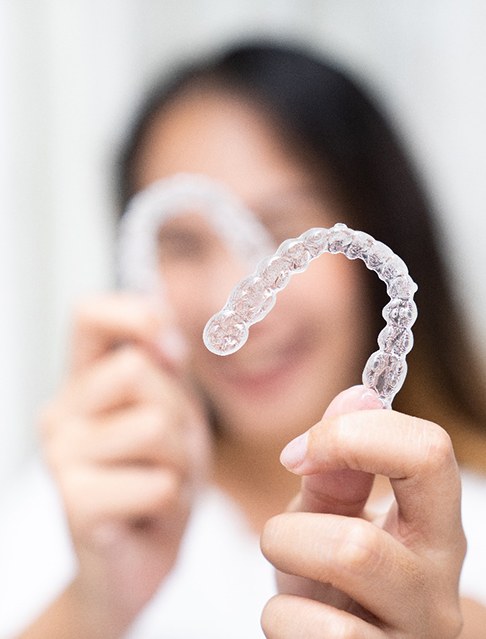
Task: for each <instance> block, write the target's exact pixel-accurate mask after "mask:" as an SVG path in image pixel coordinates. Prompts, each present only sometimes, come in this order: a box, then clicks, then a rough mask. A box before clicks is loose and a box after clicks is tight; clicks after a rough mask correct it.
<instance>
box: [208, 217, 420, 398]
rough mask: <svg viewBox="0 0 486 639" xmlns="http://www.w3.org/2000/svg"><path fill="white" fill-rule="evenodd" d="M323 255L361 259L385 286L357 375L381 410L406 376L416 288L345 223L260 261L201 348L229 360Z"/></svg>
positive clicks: (387, 255) (392, 260) (394, 259)
mask: <svg viewBox="0 0 486 639" xmlns="http://www.w3.org/2000/svg"><path fill="white" fill-rule="evenodd" d="M323 253H342V254H344V255H345V256H346V257H348V258H349V259H361V260H363V262H364V263H365V264H366V266H367V267H368V268H369V269H371V270H373V271H375V272H376V274H377V275H378V277H379V278H380V279H381V280H383V281H384V282H385V283H386V286H387V292H388V295H389V296H390V298H391V299H390V302H389V303H388V304H387V305H386V306H385V308H384V309H383V317H384V318H385V320H386V326H385V328H384V329H383V330H382V331H381V332H380V334H379V336H378V345H379V350H378V351H376V352H375V353H373V354H372V355H371V356H370V357H369V359H368V361H367V363H366V365H365V368H364V371H363V384H364V385H365V386H366V387H368V388H371V389H373V390H374V391H376V393H377V394H378V395H379V397H380V399H381V400H382V402H383V405H384V406H385V407H387V408H389V407H390V406H391V403H392V401H393V398H394V397H395V395H396V394H397V392H398V391H399V390H400V388H401V387H402V385H403V382H404V381H405V376H406V374H407V363H406V360H405V357H406V355H407V353H409V352H410V350H411V348H412V345H413V335H412V331H411V327H412V325H413V323H414V322H415V320H416V318H417V306H416V304H415V302H414V301H413V296H414V294H415V292H416V291H417V285H416V284H415V282H414V281H413V280H412V278H411V277H410V275H409V274H408V268H407V266H406V264H405V262H404V261H403V260H402V259H401V258H400V257H398V256H397V255H396V254H395V253H393V251H392V250H391V249H390V248H389V247H388V246H386V245H385V244H383V243H382V242H379V241H377V240H375V239H374V238H373V237H371V235H368V234H367V233H363V232H362V231H354V230H352V229H350V228H348V227H347V226H346V225H345V224H335V225H334V226H333V227H332V228H330V229H327V228H312V229H310V230H308V231H306V232H305V233H303V234H302V235H300V236H299V237H298V238H292V239H288V240H286V241H285V242H283V243H282V244H281V245H280V246H279V248H278V249H277V251H276V253H274V254H273V255H271V256H270V257H266V258H264V259H263V260H261V261H260V262H259V264H258V266H257V267H256V270H255V271H254V273H253V274H252V275H250V276H249V277H247V278H245V279H243V280H242V281H241V282H239V283H238V284H237V285H236V286H235V288H234V289H233V291H232V292H231V294H230V296H229V298H228V301H227V302H226V304H225V306H224V307H223V309H222V310H221V311H220V312H218V313H216V314H215V315H213V317H211V319H210V320H209V321H208V323H207V324H206V326H205V328H204V333H203V339H204V343H205V345H206V347H207V348H208V349H209V350H210V351H212V352H213V353H216V354H217V355H231V353H234V352H236V351H237V350H239V349H240V348H241V347H242V346H243V344H245V342H246V340H247V339H248V329H249V327H250V326H251V325H252V324H255V323H256V322H259V321H261V320H262V319H263V318H264V317H265V316H266V315H267V314H268V313H269V312H270V311H271V309H272V308H273V306H274V304H275V298H276V295H277V293H278V292H279V291H281V290H283V289H284V288H285V287H286V286H287V284H288V282H289V280H290V278H291V276H292V275H294V274H295V273H300V272H302V271H305V270H306V269H307V267H308V265H309V264H310V262H311V261H312V260H314V259H315V258H317V257H319V256H320V255H322V254H323Z"/></svg>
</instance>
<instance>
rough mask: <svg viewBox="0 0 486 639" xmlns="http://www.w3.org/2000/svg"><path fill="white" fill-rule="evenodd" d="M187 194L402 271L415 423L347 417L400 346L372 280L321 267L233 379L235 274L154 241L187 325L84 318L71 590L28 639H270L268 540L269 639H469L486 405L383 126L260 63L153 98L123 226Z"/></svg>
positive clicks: (91, 312) (345, 264) (55, 444)
mask: <svg viewBox="0 0 486 639" xmlns="http://www.w3.org/2000/svg"><path fill="white" fill-rule="evenodd" d="M180 172H184V173H195V174H201V173H202V174H204V175H206V176H208V177H209V178H211V179H215V180H217V181H219V182H222V183H224V184H225V185H226V186H227V187H229V188H230V189H231V190H232V191H233V192H234V193H235V194H236V195H237V196H238V197H239V198H240V199H241V200H242V201H243V202H244V203H245V204H246V205H247V206H248V207H249V208H251V209H252V210H253V211H254V212H255V213H256V214H257V215H258V216H259V217H260V219H261V220H262V221H263V222H264V223H265V224H266V225H267V227H268V229H269V230H270V232H271V233H272V234H273V235H274V237H275V238H276V239H277V240H281V239H284V238H286V237H292V236H296V235H298V234H299V233H301V232H302V231H304V230H306V229H307V228H310V227H312V226H329V225H331V224H333V223H334V222H337V221H343V222H346V223H348V224H349V225H350V226H351V227H353V228H357V229H361V230H364V231H367V232H368V233H370V234H371V235H373V236H374V237H376V238H377V239H380V240H381V241H383V242H385V243H386V244H388V245H389V246H390V247H391V248H392V249H393V250H394V251H396V252H397V253H398V254H399V255H400V256H401V257H402V258H403V259H404V260H405V262H406V263H407V265H408V267H409V270H410V272H411V274H412V276H413V277H414V279H415V280H416V281H417V282H418V284H419V293H418V294H417V298H416V299H417V304H418V307H419V313H420V319H419V321H418V322H417V325H416V328H415V330H414V333H415V347H414V350H413V351H412V353H411V354H410V356H409V375H408V378H407V381H406V384H405V386H404V388H403V390H402V391H401V392H400V393H399V395H398V397H397V399H396V401H395V406H394V407H395V409H396V410H397V411H401V412H400V413H398V412H389V411H382V410H378V409H379V407H380V403H379V402H378V401H377V398H376V396H374V395H373V394H372V393H369V392H365V391H364V389H363V388H362V387H352V388H350V389H348V390H347V391H345V392H344V393H342V394H339V392H340V391H342V390H343V389H346V388H347V387H349V386H352V385H353V384H355V383H356V381H357V380H358V379H359V378H360V372H361V370H362V367H363V364H364V362H365V360H366V358H367V356H368V354H369V353H370V352H371V351H372V350H374V347H373V344H374V342H375V340H376V335H377V334H378V332H379V328H380V326H381V325H382V322H381V321H380V320H379V317H378V316H379V309H380V308H381V307H383V305H384V303H385V301H386V300H385V292H384V290H383V286H382V285H381V284H380V283H379V282H378V281H375V279H376V278H375V276H374V275H372V274H370V273H368V272H366V271H365V269H361V270H360V269H359V268H358V267H357V266H356V264H355V263H352V262H349V261H347V260H345V259H341V258H338V257H337V256H325V257H322V258H319V260H316V261H315V262H314V263H313V265H312V267H311V268H309V270H308V271H307V272H306V273H305V274H302V275H300V276H299V277H298V282H297V281H296V282H295V284H294V283H293V284H292V286H290V287H289V288H288V289H287V290H286V291H285V292H284V293H282V294H281V295H280V299H279V301H278V303H277V306H276V308H275V309H274V310H273V311H272V313H271V314H270V315H269V316H268V318H266V319H265V321H264V322H262V323H261V324H259V325H257V326H255V327H253V329H252V334H251V337H250V340H249V342H248V344H247V345H246V346H245V348H244V349H242V350H241V351H240V352H239V353H237V354H235V355H233V356H231V357H228V358H217V357H216V356H214V355H212V354H210V353H208V352H207V351H206V350H205V349H204V346H203V344H202V342H201V331H202V327H203V326H204V323H205V321H206V320H207V319H208V318H209V317H210V316H211V315H212V313H213V312H215V311H216V310H217V309H218V308H219V307H220V306H221V305H222V303H223V302H224V298H225V295H226V293H227V292H228V290H229V289H230V288H231V285H232V284H233V283H234V282H235V281H236V279H238V277H239V274H238V273H237V272H236V270H235V269H233V267H232V265H231V262H230V261H229V260H228V256H227V254H226V253H225V251H224V249H223V248H222V247H221V246H220V244H219V243H218V242H217V241H216V239H215V238H214V236H213V235H212V234H211V231H210V230H209V229H208V228H207V227H206V226H205V225H204V224H203V223H201V221H200V220H198V219H194V218H187V219H186V218H183V217H181V218H178V219H174V220H173V221H172V222H171V223H170V224H167V225H166V226H164V227H163V228H162V229H161V233H160V246H161V262H160V266H161V271H162V273H163V276H164V279H165V283H166V288H167V298H168V302H169V304H167V305H161V304H159V303H158V302H157V301H156V300H145V299H140V298H139V297H137V296H133V295H129V294H123V295H115V296H108V297H107V298H104V299H102V300H95V301H93V300H92V301H91V302H89V303H87V304H85V305H83V306H82V308H81V309H80V311H79V312H78V315H77V320H76V326H75V330H74V337H73V346H72V363H71V369H70V372H69V375H68V379H67V382H66V384H65V386H64V388H63V389H61V391H60V393H59V395H58V396H57V397H56V398H55V399H54V401H53V402H52V403H51V405H50V407H49V409H48V410H47V411H46V413H45V415H44V417H43V433H44V441H45V451H46V455H47V458H48V460H49V462H50V465H51V469H52V470H53V473H54V476H55V478H56V480H57V483H58V486H59V488H60V491H61V494H62V497H63V502H64V508H65V511H66V514H67V519H68V522H69V526H70V530H71V535H72V539H73V542H74V546H75V550H76V555H77V560H78V561H77V568H76V571H75V574H74V576H73V579H72V582H71V583H70V585H68V586H67V588H66V590H65V591H64V592H63V593H62V594H61V595H60V597H59V598H58V599H57V601H55V602H54V604H53V605H52V606H51V607H50V608H49V609H48V610H47V611H46V612H45V613H44V614H43V615H41V616H40V618H39V619H38V620H37V621H36V622H35V623H34V624H33V625H32V626H31V628H30V629H29V630H27V631H26V632H25V634H24V635H22V636H23V637H25V638H34V637H53V636H63V637H64V636H65V637H73V638H74V637H83V638H84V639H87V638H88V637H103V638H104V639H107V638H110V637H121V636H124V635H125V634H126V633H127V632H129V628H130V627H132V630H131V632H132V636H134V637H139V638H140V637H145V636H147V637H148V636H153V635H152V634H151V633H153V632H154V631H155V632H156V633H158V636H171V637H176V636H181V637H189V636H197V637H204V636H208V637H212V638H214V637H218V636H224V637H228V636H231V637H232V638H234V637H239V636H241V637H249V636H258V631H257V629H256V621H257V620H258V616H259V611H258V607H259V606H260V602H261V604H262V605H263V603H264V599H265V598H268V596H270V594H271V586H270V585H267V579H268V578H269V572H268V570H267V569H266V568H265V567H264V565H262V566H260V565H259V564H258V565H256V564H254V562H255V561H256V562H257V563H258V559H256V557H257V551H256V549H255V547H256V544H257V539H258V536H259V535H260V533H262V531H263V535H262V549H263V551H264V553H265V555H266V556H267V558H268V559H269V560H270V562H272V563H273V564H274V565H275V566H276V567H277V568H278V569H279V570H280V571H282V572H281V573H280V577H279V584H280V590H281V594H280V595H279V596H277V597H276V598H274V599H271V601H270V602H269V604H268V605H267V606H266V608H265V611H264V613H263V621H262V623H263V627H264V630H265V633H266V635H267V636H268V637H296V636H302V637H306V638H309V639H312V637H322V636H326V637H334V636H335V637H343V636H359V637H363V638H367V637H370V638H374V637H385V636H396V637H419V636H420V637H428V638H429V639H434V638H435V637H437V639H438V638H439V637H440V638H441V639H446V638H448V637H450V638H452V637H458V636H461V637H467V636H470V637H471V636H475V635H474V632H475V631H474V627H473V623H474V619H477V618H478V616H477V615H481V614H482V612H481V610H480V608H479V606H477V607H476V609H475V612H476V613H477V615H476V617H474V615H473V612H472V608H473V607H474V604H473V603H472V602H469V603H467V604H465V605H464V606H463V607H462V609H461V607H460V605H459V601H458V596H457V581H458V579H459V573H460V569H461V564H462V561H463V556H464V551H465V544H464V537H463V533H462V527H461V520H460V494H459V493H460V489H459V476H458V472H457V467H456V462H455V458H454V454H453V452H452V447H451V445H450V439H449V437H448V436H447V435H446V431H445V430H443V428H445V429H446V430H447V431H448V433H449V435H450V437H451V438H452V441H453V444H454V446H455V451H456V455H457V457H458V458H459V460H460V462H461V463H462V464H463V465H467V464H468V462H471V464H473V465H474V464H477V463H478V460H479V459H480V458H481V456H480V454H479V452H481V451H484V450H485V443H484V442H485V434H484V427H485V424H486V410H485V406H484V403H483V401H482V400H483V397H482V396H481V394H480V393H479V392H477V391H478V390H479V389H480V384H481V380H480V378H479V375H478V374H477V373H476V372H475V365H474V360H473V356H472V352H471V348H470V345H469V343H468V341H467V339H466V335H465V334H464V331H463V330H462V324H461V323H460V319H459V317H458V313H457V309H456V306H455V302H454V300H453V298H452V296H451V293H450V289H449V285H448V280H447V277H446V273H445V269H444V265H443V264H442V261H441V259H440V255H439V252H438V241H437V240H438V232H437V229H436V228H435V226H434V223H433V219H432V217H431V214H430V212H429V209H428V206H427V204H426V203H425V201H424V197H423V195H422V193H421V189H420V187H419V185H418V184H417V181H416V179H415V178H414V176H413V174H412V172H411V170H410V167H409V165H408V163H407V161H406V159H405V157H404V155H403V153H402V151H401V150H400V148H399V146H398V144H397V142H396V140H395V138H394V136H393V135H392V134H391V133H390V131H389V129H388V127H387V125H386V124H385V122H384V121H383V119H382V117H381V116H380V115H379V113H378V112H377V110H376V109H375V107H374V106H373V105H372V104H371V103H370V102H369V101H368V99H367V98H365V97H364V96H363V95H362V94H361V92H360V91H359V90H358V89H357V88H356V87H355V86H354V84H353V83H351V82H350V81H349V79H348V78H346V77H345V76H344V75H343V74H341V73H340V72H339V71H337V70H335V69H333V68H332V67H331V66H327V65H325V64H322V63H321V62H319V61H316V60H314V59H313V58H312V57H309V56H307V55H306V54H303V53H301V52H298V51H294V50H292V49H289V48H286V47H284V46H274V45H249V46H242V47H239V48H235V49H234V50H231V51H229V52H227V53H225V54H223V55H222V56H220V57H218V58H216V59H215V60H210V61H208V62H203V63H199V64H195V65H194V66H192V67H190V68H188V69H185V70H183V71H182V72H181V73H180V74H179V75H178V76H177V77H176V78H175V79H174V80H173V81H171V82H170V83H168V84H165V83H164V85H163V86H162V87H161V88H157V89H156V90H155V91H154V92H153V94H152V95H151V96H150V98H149V99H148V101H147V102H146V104H145V107H144V108H143V109H142V111H141V113H140V115H139V118H138V121H137V122H136V123H135V125H134V128H133V131H132V135H131V137H130V139H129V140H128V142H127V144H126V146H125V149H124V152H123V156H122V162H121V166H120V176H121V179H120V186H121V195H122V203H123V204H126V202H127V201H128V199H129V197H130V196H131V195H133V194H134V193H135V192H137V191H139V190H140V189H143V188H144V187H146V186H148V185H149V184H151V183H152V182H154V181H155V180H158V179H160V178H165V177H168V176H171V175H173V174H177V173H180ZM328 258H329V259H328ZM169 306H170V310H169ZM466 370H467V371H468V376H467V384H466V380H465V376H464V371H466ZM336 396H337V397H336ZM333 398H334V399H333ZM324 412H325V415H324V418H323V419H322V420H321V417H322V414H323V413H324ZM407 415H414V416H417V417H408V416H407ZM425 420H430V421H425ZM432 422H436V423H438V424H441V426H442V427H443V428H441V427H439V426H436V425H435V423H432ZM313 424H315V426H314V427H313V428H311V430H310V431H309V434H308V435H306V436H304V437H300V438H297V439H294V438H296V437H297V436H298V435H300V434H301V433H304V432H307V431H308V429H309V428H310V427H311V426H312V425H313ZM291 440H292V443H291V444H289V445H288V446H287V447H286V448H285V450H284V452H283V453H282V463H283V464H284V465H285V467H286V468H287V469H289V470H291V471H292V472H290V473H289V472H288V471H287V470H286V468H284V466H282V464H280V463H279V456H280V453H281V451H282V449H283V448H284V446H286V444H287V443H288V442H289V441H291ZM471 444H472V445H471ZM471 450H473V451H475V452H477V453H478V454H476V455H473V454H472V453H471V454H470V451H471ZM483 458H484V457H483ZM483 470H484V469H483ZM300 476H303V477H304V478H303V480H302V482H301V480H300ZM375 476H376V479H375V482H374V486H373V487H372V483H373V478H374V477H375ZM203 478H205V479H203ZM299 486H300V489H299ZM298 491H299V492H298ZM297 492H298V497H297V498H295V499H294V501H293V502H292V505H291V506H290V512H288V513H284V514H279V513H283V512H284V511H285V509H286V504H287V503H288V502H289V500H290V498H291V497H292V496H293V495H294V494H295V493H297ZM375 509H381V511H384V514H382V515H380V516H376V517H375V516H373V515H371V514H370V512H371V511H372V510H375ZM191 512H192V517H191V518H190V519H189V524H188V523H187V522H188V518H189V517H190V513H191ZM235 540H236V542H235ZM181 544H182V545H181ZM292 575H294V576H292ZM245 579H246V580H247V581H246V582H245ZM242 584H243V585H242ZM232 589H233V590H232ZM231 592H233V593H234V594H233V595H231ZM253 595H254V599H255V601H253V599H252V596H253ZM295 595H297V597H296V596H295ZM149 602H151V604H150V605H149V606H148V608H146V606H147V605H148V604H149ZM247 602H249V603H248V606H247ZM144 609H145V612H144ZM461 610H462V612H461ZM144 615H145V617H144ZM461 615H463V616H464V617H465V621H466V622H465V625H464V629H463V631H462V634H460V633H461ZM137 618H138V621H137ZM249 618H251V619H252V620H253V623H254V624H255V625H254V626H251V625H249V626H245V624H246V623H248V619H249ZM132 624H135V625H132ZM151 624H153V629H152V630H150V626H151ZM191 633H192V634H191Z"/></svg>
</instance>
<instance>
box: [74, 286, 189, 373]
mask: <svg viewBox="0 0 486 639" xmlns="http://www.w3.org/2000/svg"><path fill="white" fill-rule="evenodd" d="M164 335H165V339H164V340H163V336H164ZM169 337H170V339H169ZM124 342H135V343H137V344H142V345H144V346H145V347H146V348H148V350H149V351H152V352H157V354H158V355H162V356H165V358H166V359H167V360H169V362H170V363H177V360H178V359H181V358H182V356H183V349H184V346H183V344H182V338H181V337H180V335H179V334H178V333H177V331H176V330H175V326H174V324H173V321H172V314H171V312H170V309H168V308H167V309H166V308H164V309H162V308H160V307H159V305H158V304H156V303H155V301H153V300H151V299H149V298H146V297H143V296H141V295H136V294H133V293H117V294H111V295H105V296H99V297H93V298H91V299H87V300H85V301H83V302H82V303H81V304H80V305H79V307H78V310H77V312H76V315H75V320H74V327H73V338H72V347H71V358H70V359H71V362H70V366H71V370H72V371H74V372H77V371H80V370H82V369H83V368H85V367H86V366H89V365H91V364H92V363H93V362H94V361H96V360H97V359H99V358H100V357H102V356H103V355H104V354H105V353H107V352H108V351H110V350H112V349H113V348H115V347H116V346H117V345H119V344H123V343H124Z"/></svg>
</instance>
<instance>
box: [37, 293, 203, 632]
mask: <svg viewBox="0 0 486 639" xmlns="http://www.w3.org/2000/svg"><path fill="white" fill-rule="evenodd" d="M172 330H173V329H171V327H170V322H169V319H168V318H167V317H163V316H161V314H160V312H158V311H157V310H156V309H155V308H154V307H152V306H151V305H150V304H149V303H147V302H145V301H144V300H141V299H139V298H138V297H135V296H131V295H123V296H114V297H108V298H104V299H97V300H93V301H92V302H90V303H87V304H84V305H83V306H82V307H81V308H80V310H79V312H78V314H77V319H76V325H75V330H74V338H73V349H72V366H71V371H70V374H69V378H68V380H67V382H66V383H65V385H64V387H63V388H62V390H61V392H60V393H59V395H58V396H57V398H56V399H55V400H54V401H53V402H51V404H50V406H48V407H47V409H46V411H45V413H44V415H43V418H42V420H41V422H42V424H41V425H42V433H43V439H44V449H45V454H46V457H47V459H48V462H49V464H50V467H51V469H52V471H53V474H54V476H55V478H56V480H57V483H58V486H59V489H60V493H61V495H62V498H63V501H64V504H65V509H66V513H67V518H68V522H69V525H70V529H71V533H72V538H73V542H74V545H75V549H76V552H77V556H78V563H79V572H78V576H77V578H76V580H75V582H74V583H73V585H72V586H71V593H70V595H71V600H72V598H73V597H74V598H76V599H77V600H78V601H79V608H80V609H82V610H84V611H85V613H82V614H85V615H89V616H91V617H92V618H93V619H96V617H97V615H98V616H99V618H100V619H99V624H101V625H103V624H104V625H105V627H106V628H108V627H109V628H110V631H108V629H107V630H106V632H105V634H103V631H101V634H100V636H103V637H108V636H110V632H111V630H112V629H114V628H118V627H119V628H123V627H126V625H128V624H129V623H130V622H131V620H132V619H133V618H134V616H135V615H136V614H137V613H138V612H139V610H140V609H141V608H142V606H143V605H144V604H145V603H146V602H147V601H148V600H149V599H150V598H151V596H152V595H153V594H154V592H155V590H156V588H157V587H158V585H159V584H160V582H161V581H162V580H163V579H164V578H165V577H166V576H167V574H168V573H169V572H170V570H171V567H172V565H173V563H174V561H175V558H176V556H177V552H178V548H179V544H180V541H181V537H182V534H183V532H184V528H185V525H186V521H187V518H188V515H189V512H190V507H191V501H192V498H193V495H194V492H195V490H196V485H197V483H198V480H200V479H201V476H202V475H203V474H204V472H205V467H206V466H207V463H208V453H209V444H208V441H209V439H208V437H207V432H206V425H205V421H204V419H203V417H202V411H201V410H200V409H199V407H198V406H197V404H196V401H195V399H194V397H193V396H191V394H190V393H189V392H188V391H187V389H186V388H185V387H184V383H183V381H182V377H183V375H182V370H181V368H182V365H181V362H180V361H179V358H178V357H176V353H174V352H172V353H171V352H170V348H169V347H163V346H161V345H160V344H161V338H162V340H163V339H164V336H165V337H167V335H168V334H169V333H170V332H171V331H172ZM172 346H174V342H172ZM117 634H119V633H118V632H117V631H115V632H113V635H114V636H117Z"/></svg>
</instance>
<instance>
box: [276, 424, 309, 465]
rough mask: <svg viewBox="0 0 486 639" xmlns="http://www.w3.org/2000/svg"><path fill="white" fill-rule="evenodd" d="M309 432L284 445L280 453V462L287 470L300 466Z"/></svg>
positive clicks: (303, 458)
mask: <svg viewBox="0 0 486 639" xmlns="http://www.w3.org/2000/svg"><path fill="white" fill-rule="evenodd" d="M308 437H309V433H308V432H306V433H303V434H302V435H299V436H298V437H296V438H295V439H293V440H292V441H291V442H289V443H288V444H287V446H285V448H284V449H283V451H282V452H281V454H280V463H281V464H283V466H285V468H287V470H291V471H295V470H297V469H298V468H299V467H300V466H302V464H303V462H304V460H305V456H306V453H307V440H308Z"/></svg>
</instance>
